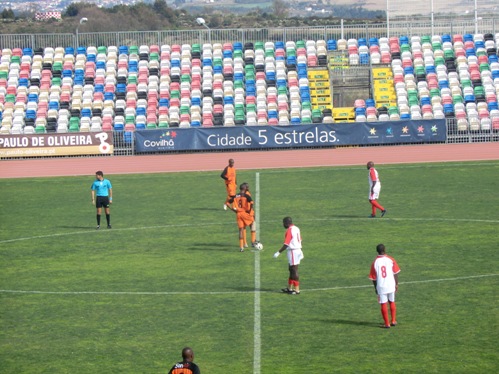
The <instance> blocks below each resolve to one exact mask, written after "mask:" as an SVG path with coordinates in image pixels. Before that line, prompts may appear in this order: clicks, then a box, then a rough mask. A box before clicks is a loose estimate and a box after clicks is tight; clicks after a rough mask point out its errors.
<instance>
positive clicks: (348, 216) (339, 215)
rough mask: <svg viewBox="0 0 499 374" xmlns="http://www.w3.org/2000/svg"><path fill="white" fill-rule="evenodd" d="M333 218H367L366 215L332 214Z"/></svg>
mask: <svg viewBox="0 0 499 374" xmlns="http://www.w3.org/2000/svg"><path fill="white" fill-rule="evenodd" d="M331 217H332V218H366V215H365V214H357V215H353V214H331Z"/></svg>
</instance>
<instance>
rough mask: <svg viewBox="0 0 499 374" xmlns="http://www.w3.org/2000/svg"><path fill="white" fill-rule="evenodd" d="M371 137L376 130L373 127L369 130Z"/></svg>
mask: <svg viewBox="0 0 499 374" xmlns="http://www.w3.org/2000/svg"><path fill="white" fill-rule="evenodd" d="M369 132H370V133H371V135H376V129H375V128H374V127H371V130H369Z"/></svg>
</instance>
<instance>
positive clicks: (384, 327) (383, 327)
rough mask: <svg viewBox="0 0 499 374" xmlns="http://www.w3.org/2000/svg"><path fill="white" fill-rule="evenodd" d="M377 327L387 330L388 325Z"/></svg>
mask: <svg viewBox="0 0 499 374" xmlns="http://www.w3.org/2000/svg"><path fill="white" fill-rule="evenodd" d="M379 327H381V328H382V329H389V328H390V325H380V326H379Z"/></svg>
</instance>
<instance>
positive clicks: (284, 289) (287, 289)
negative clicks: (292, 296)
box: [281, 287, 293, 293]
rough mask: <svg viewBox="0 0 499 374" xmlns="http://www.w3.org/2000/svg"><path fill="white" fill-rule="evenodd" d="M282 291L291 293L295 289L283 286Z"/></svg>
mask: <svg viewBox="0 0 499 374" xmlns="http://www.w3.org/2000/svg"><path fill="white" fill-rule="evenodd" d="M281 292H284V293H291V292H293V290H290V289H289V288H287V287H286V288H281Z"/></svg>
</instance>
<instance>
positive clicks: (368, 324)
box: [319, 318, 379, 327]
mask: <svg viewBox="0 0 499 374" xmlns="http://www.w3.org/2000/svg"><path fill="white" fill-rule="evenodd" d="M319 321H320V322H323V323H331V324H334V325H352V326H366V327H379V323H374V322H366V321H352V320H350V319H335V318H326V319H320V320H319Z"/></svg>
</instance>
